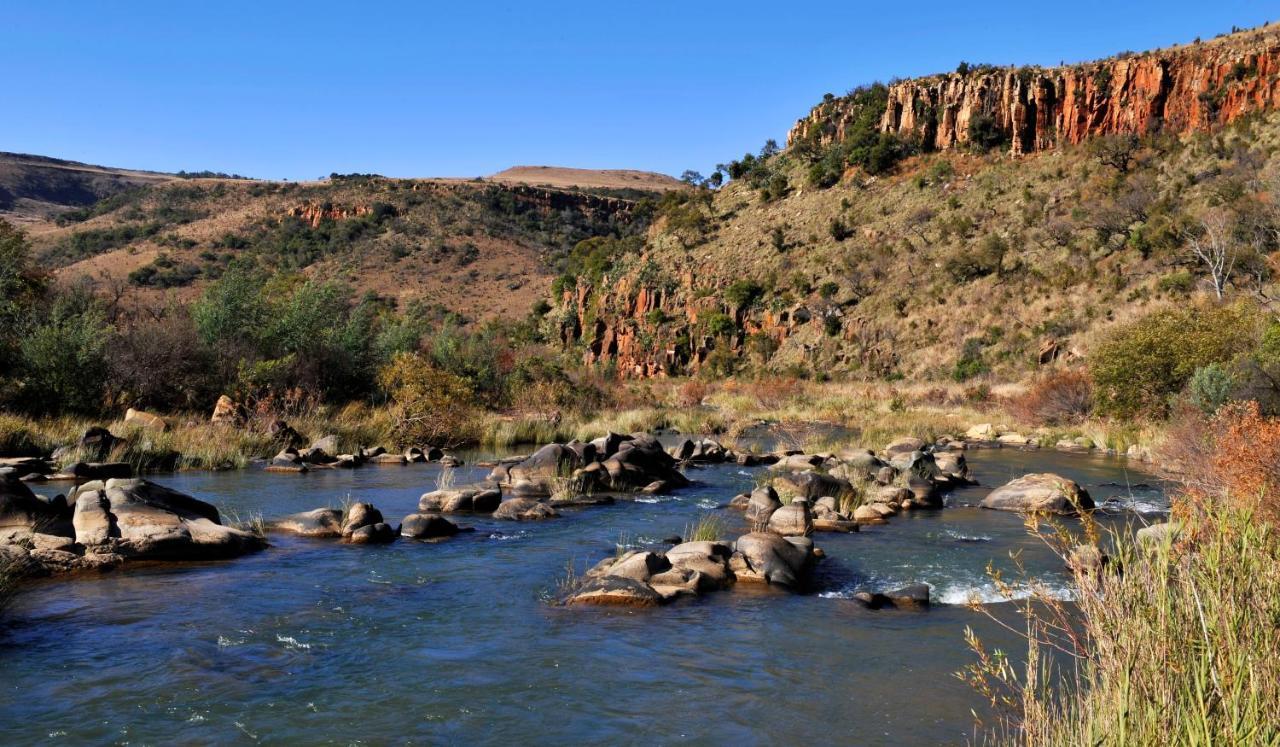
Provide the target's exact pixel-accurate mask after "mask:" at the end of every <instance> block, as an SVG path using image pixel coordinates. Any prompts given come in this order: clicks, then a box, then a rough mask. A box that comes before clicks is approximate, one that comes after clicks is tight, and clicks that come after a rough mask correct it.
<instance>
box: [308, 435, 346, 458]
mask: <svg viewBox="0 0 1280 747" xmlns="http://www.w3.org/2000/svg"><path fill="white" fill-rule="evenodd" d="M311 448H313V449H319V450H321V451H323V452H325V453H326V454H337V453H339V449H338V437H337V436H335V435H333V434H329V435H328V436H324V437H322V438H319V439H316V441H315V442H314V443H312V444H311Z"/></svg>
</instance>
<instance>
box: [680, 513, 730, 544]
mask: <svg viewBox="0 0 1280 747" xmlns="http://www.w3.org/2000/svg"><path fill="white" fill-rule="evenodd" d="M724 532H725V526H724V521H722V520H721V519H720V517H718V516H716V515H714V514H703V515H702V516H701V517H699V519H698V520H697V521H696V522H694V523H692V524H689V525H688V526H686V527H685V528H684V541H685V542H716V541H718V540H721V539H723V538H724Z"/></svg>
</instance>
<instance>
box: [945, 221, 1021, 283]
mask: <svg viewBox="0 0 1280 747" xmlns="http://www.w3.org/2000/svg"><path fill="white" fill-rule="evenodd" d="M1008 251H1009V244H1008V242H1006V241H1005V240H1004V238H1003V237H1002V236H1000V235H999V234H994V233H993V234H987V235H986V236H984V237H983V239H982V241H980V242H978V245H977V246H976V247H968V248H961V249H958V250H956V251H954V252H952V253H951V254H950V255H948V256H947V258H946V259H945V260H943V263H942V264H943V269H945V270H946V271H947V274H949V275H950V276H951V277H952V279H954V280H955V281H956V282H958V283H967V282H969V281H972V280H977V279H978V278H981V277H986V276H987V275H992V274H997V273H999V272H1000V271H1001V268H1002V267H1003V264H1004V256H1005V254H1006V253H1008Z"/></svg>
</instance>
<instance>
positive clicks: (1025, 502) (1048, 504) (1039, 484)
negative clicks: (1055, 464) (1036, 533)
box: [979, 472, 1093, 514]
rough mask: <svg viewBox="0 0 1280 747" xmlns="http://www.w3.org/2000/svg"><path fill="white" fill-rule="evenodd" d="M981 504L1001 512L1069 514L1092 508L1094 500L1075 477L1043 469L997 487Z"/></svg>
mask: <svg viewBox="0 0 1280 747" xmlns="http://www.w3.org/2000/svg"><path fill="white" fill-rule="evenodd" d="M979 505H980V506H981V507H982V508H990V509H995V510H997V511H1023V512H1029V513H1056V514H1069V513H1075V512H1077V511H1081V510H1083V511H1088V510H1090V509H1092V508H1093V500H1092V499H1091V498H1090V497H1089V493H1088V491H1086V490H1085V489H1084V488H1082V487H1080V486H1079V485H1078V484H1077V483H1076V482H1075V481H1074V480H1069V479H1067V478H1065V477H1062V476H1060V475H1055V474H1052V473H1049V472H1040V473H1034V474H1030V475H1023V476H1022V477H1019V478H1018V479H1016V480H1012V481H1010V482H1008V483H1006V484H1004V485H1002V486H1000V487H998V488H996V489H995V490H993V491H991V492H990V493H989V494H987V497H986V498H983V499H982V503H980V504H979Z"/></svg>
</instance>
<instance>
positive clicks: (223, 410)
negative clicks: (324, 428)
mask: <svg viewBox="0 0 1280 747" xmlns="http://www.w3.org/2000/svg"><path fill="white" fill-rule="evenodd" d="M246 420H248V416H247V414H246V412H245V409H244V405H241V404H240V403H238V402H236V401H235V400H233V399H231V398H230V397H228V396H227V395H225V394H224V395H222V396H220V397H218V401H217V402H216V403H214V405H213V415H212V416H210V417H209V422H211V423H213V424H214V425H228V426H234V427H239V426H242V425H244V424H245V421H246ZM289 445H290V446H296V445H297V444H289Z"/></svg>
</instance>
